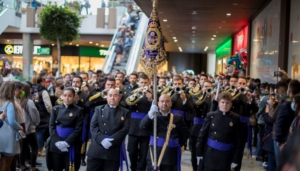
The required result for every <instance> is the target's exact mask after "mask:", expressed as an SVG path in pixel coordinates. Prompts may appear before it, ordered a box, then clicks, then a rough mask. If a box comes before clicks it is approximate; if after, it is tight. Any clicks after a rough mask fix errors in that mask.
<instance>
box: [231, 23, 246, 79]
mask: <svg viewBox="0 0 300 171" xmlns="http://www.w3.org/2000/svg"><path fill="white" fill-rule="evenodd" d="M247 49H248V26H246V27H244V28H243V29H242V30H240V31H239V32H237V33H236V34H235V35H234V37H233V50H232V54H236V53H238V56H234V58H232V60H231V61H227V62H230V63H231V64H232V65H233V66H234V69H235V70H236V72H238V74H241V75H243V76H246V75H248V74H249V73H247V64H248V52H247Z"/></svg>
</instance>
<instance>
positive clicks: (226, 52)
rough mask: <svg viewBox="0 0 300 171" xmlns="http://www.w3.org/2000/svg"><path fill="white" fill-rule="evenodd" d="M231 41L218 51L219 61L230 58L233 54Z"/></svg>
mask: <svg viewBox="0 0 300 171" xmlns="http://www.w3.org/2000/svg"><path fill="white" fill-rule="evenodd" d="M231 43H232V41H231V39H230V40H228V41H227V42H225V43H224V44H223V45H221V46H219V47H218V48H217V50H216V57H217V59H219V58H222V57H224V56H228V55H229V56H230V54H231Z"/></svg>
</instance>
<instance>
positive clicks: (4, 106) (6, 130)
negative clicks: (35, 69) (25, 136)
mask: <svg viewBox="0 0 300 171" xmlns="http://www.w3.org/2000/svg"><path fill="white" fill-rule="evenodd" d="M14 96H15V85H14V83H13V82H11V81H6V82H4V83H3V84H2V85H1V87H0V106H1V107H0V110H2V111H4V113H5V114H6V115H7V119H6V120H5V122H6V123H4V124H7V126H5V125H4V126H2V128H1V129H0V139H1V141H0V155H1V159H0V171H10V170H11V169H10V168H11V164H12V161H13V158H14V156H15V155H16V154H19V153H20V145H19V142H18V141H17V139H16V131H18V130H22V126H21V125H20V124H19V123H18V121H17V113H16V111H15V99H14ZM3 140H5V141H3Z"/></svg>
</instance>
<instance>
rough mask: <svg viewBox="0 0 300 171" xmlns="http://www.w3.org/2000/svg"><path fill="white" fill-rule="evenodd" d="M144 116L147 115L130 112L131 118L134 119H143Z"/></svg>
mask: <svg viewBox="0 0 300 171" xmlns="http://www.w3.org/2000/svg"><path fill="white" fill-rule="evenodd" d="M146 115H147V113H141V112H132V113H131V118H134V119H143V118H144V117H145V116H146Z"/></svg>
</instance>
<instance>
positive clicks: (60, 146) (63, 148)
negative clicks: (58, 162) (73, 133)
mask: <svg viewBox="0 0 300 171" xmlns="http://www.w3.org/2000/svg"><path fill="white" fill-rule="evenodd" d="M55 146H56V147H57V148H58V149H59V150H60V151H63V152H66V151H68V147H70V145H69V144H68V143H67V142H65V141H58V142H56V143H55Z"/></svg>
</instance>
